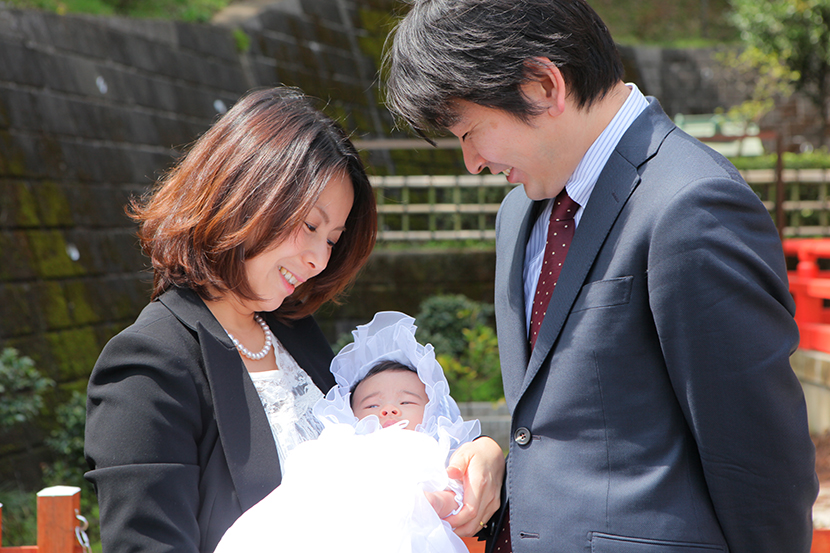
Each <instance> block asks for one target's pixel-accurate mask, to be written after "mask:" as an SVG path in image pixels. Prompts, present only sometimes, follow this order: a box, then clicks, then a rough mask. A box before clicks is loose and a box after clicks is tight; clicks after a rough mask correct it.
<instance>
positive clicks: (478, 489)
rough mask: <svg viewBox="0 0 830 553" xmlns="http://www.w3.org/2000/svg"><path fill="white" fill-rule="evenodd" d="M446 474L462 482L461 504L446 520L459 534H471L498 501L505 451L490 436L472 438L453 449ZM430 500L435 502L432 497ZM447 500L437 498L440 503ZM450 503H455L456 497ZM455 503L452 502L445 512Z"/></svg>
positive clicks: (502, 478)
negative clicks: (470, 440)
mask: <svg viewBox="0 0 830 553" xmlns="http://www.w3.org/2000/svg"><path fill="white" fill-rule="evenodd" d="M447 474H448V475H449V477H450V478H453V479H456V480H460V481H461V482H462V483H463V484H464V506H463V507H462V508H461V511H459V512H458V513H457V514H455V515H452V516H450V517H448V518H447V519H446V520H447V522H448V523H449V524H450V526H452V528H453V530H455V533H456V534H458V535H459V536H462V537H466V536H472V535H474V534H476V533H478V532H479V531H480V530H481V529H482V527H483V526H482V523H483V524H487V521H488V520H490V517H492V516H493V514H494V513H495V512H496V511H497V510H498V508H499V505H500V503H501V486H502V482H503V481H504V453H503V452H502V450H501V447H499V444H497V443H496V442H495V440H493V439H492V438H488V437H486V436H485V437H482V438H479V439H477V440H473V441H472V442H468V443H466V444H463V445H462V446H461V447H459V448H458V449H457V450H456V451H455V453H453V456H452V458H450V464H449V466H448V467H447ZM437 501H438V500H436V502H437ZM430 502H431V503H432V504H433V506H435V505H436V502H433V500H432V499H431V500H430ZM446 503H448V502H446V501H440V504H441V505H442V506H443V505H446ZM452 503H453V504H455V501H453V502H452ZM456 506H457V505H453V508H452V509H450V510H449V511H446V512H445V513H444V515H445V516H446V514H447V513H449V512H452V510H453V509H454V508H455V507H456ZM436 511H438V509H436ZM438 514H439V516H441V514H442V513H441V512H440V511H438Z"/></svg>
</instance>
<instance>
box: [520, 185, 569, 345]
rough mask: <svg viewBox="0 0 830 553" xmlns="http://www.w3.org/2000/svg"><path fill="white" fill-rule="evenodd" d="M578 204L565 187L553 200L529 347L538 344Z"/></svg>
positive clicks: (535, 297)
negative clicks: (540, 330)
mask: <svg viewBox="0 0 830 553" xmlns="http://www.w3.org/2000/svg"><path fill="white" fill-rule="evenodd" d="M578 209H579V204H578V203H576V202H575V201H573V200H572V199H571V197H570V196H568V193H567V192H565V190H564V189H563V190H562V192H560V193H559V195H558V196H556V198H554V200H553V210H551V213H550V223H548V239H547V242H546V243H545V257H544V260H543V262H542V271H541V273H540V275H539V283H538V284H537V285H536V295H535V296H534V297H533V311H532V312H531V314H530V347H531V348H532V347H533V346H535V345H536V337H537V336H538V335H539V327H541V326H542V321H543V320H544V319H545V313H546V312H547V310H548V304H549V303H550V296H551V294H553V290H554V288H555V287H556V281H557V280H558V279H559V273H560V272H561V271H562V263H563V262H564V261H565V256H566V255H568V248H569V247H570V245H571V240H572V239H573V236H574V229H575V228H576V225H575V224H574V215H576V211H577V210H578Z"/></svg>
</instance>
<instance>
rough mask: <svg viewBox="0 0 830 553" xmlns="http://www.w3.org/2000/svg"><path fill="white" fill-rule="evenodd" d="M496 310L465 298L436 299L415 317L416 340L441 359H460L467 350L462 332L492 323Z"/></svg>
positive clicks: (459, 295) (425, 304)
mask: <svg viewBox="0 0 830 553" xmlns="http://www.w3.org/2000/svg"><path fill="white" fill-rule="evenodd" d="M493 313H494V308H493V306H492V305H490V304H485V303H480V302H477V301H473V300H471V299H470V298H468V297H466V296H463V295H461V294H448V295H439V296H432V297H430V298H427V299H426V300H424V301H423V302H421V306H420V312H419V313H418V315H417V316H416V317H415V324H416V325H417V326H418V331H417V333H416V336H417V338H418V341H420V342H421V343H427V342H428V343H430V344H432V345H433V346H434V347H435V352H436V353H437V354H439V355H449V356H451V357H459V356H461V354H462V353H463V352H464V351H465V350H466V349H467V341H466V339H465V338H464V335H463V333H462V331H463V330H464V329H472V328H475V327H477V326H479V325H486V324H488V323H490V321H491V319H492V317H493Z"/></svg>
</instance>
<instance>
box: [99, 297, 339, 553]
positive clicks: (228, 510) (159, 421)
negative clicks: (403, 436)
mask: <svg viewBox="0 0 830 553" xmlns="http://www.w3.org/2000/svg"><path fill="white" fill-rule="evenodd" d="M265 320H266V321H267V322H268V324H269V326H270V327H271V330H272V331H273V333H274V335H275V336H276V337H277V338H278V339H279V340H280V342H281V343H282V344H283V346H285V348H286V349H287V350H288V351H289V352H290V353H291V355H292V356H293V357H294V359H295V360H296V361H297V363H298V364H299V365H300V366H301V367H302V368H303V369H304V370H305V371H306V372H307V373H308V374H309V376H311V378H312V380H313V381H314V383H315V384H316V385H317V387H318V388H320V389H321V390H322V391H323V392H324V393H325V392H326V391H328V390H329V389H330V388H331V387H332V386H334V383H335V382H334V378H333V377H332V375H331V373H330V372H329V366H330V364H331V359H332V351H331V347H330V346H329V344H328V341H327V340H326V339H325V337H324V336H323V334H322V332H321V331H320V329H319V327H318V326H317V324H316V323H315V322H314V320H313V319H312V318H311V317H307V318H305V319H302V320H299V321H296V322H294V323H292V324H291V325H290V326H287V325H285V324H282V323H280V322H279V321H277V320H276V318H274V317H273V315H269V314H267V315H266V316H265ZM85 448H86V457H87V462H88V464H89V466H90V469H91V470H90V472H88V473H87V474H86V476H87V478H88V479H89V480H90V481H92V482H93V483H94V484H95V487H96V491H97V493H98V502H99V505H100V514H101V541H102V544H103V549H104V551H107V553H112V552H118V551H152V552H162V551H170V552H177V553H184V552H196V551H200V552H211V551H213V550H214V549H215V547H216V545H217V543H218V542H219V540H220V539H221V537H222V535H223V534H224V533H225V530H227V529H228V528H229V527H230V526H231V524H233V522H234V521H235V520H236V519H237V518H238V517H239V516H240V515H241V514H242V513H243V512H244V511H245V510H247V509H249V508H250V507H252V506H253V505H254V504H255V503H257V502H258V501H259V500H260V499H262V498H263V497H265V496H266V495H268V493H270V492H271V491H272V490H273V489H274V488H276V487H277V486H278V485H279V483H280V480H281V476H280V466H279V459H278V456H277V449H276V445H275V444H274V438H273V436H272V433H271V428H270V426H269V423H268V420H267V418H266V416H265V410H264V409H263V407H262V403H261V402H260V399H259V396H258V394H257V392H256V389H255V388H254V386H253V383H252V382H251V379H250V377H249V376H248V374H247V372H246V370H245V366H244V364H243V363H242V359H241V358H240V356H239V354H238V353H237V351H236V349H235V348H234V346H233V344H232V343H231V341H230V339H229V338H228V335H227V334H226V333H225V331H224V330H223V329H222V327H221V326H220V325H219V322H218V321H217V320H216V319H215V318H214V317H213V315H212V314H211V312H210V311H209V310H208V308H207V306H206V305H205V304H204V302H203V301H202V300H201V299H200V298H199V297H198V296H197V295H196V294H195V293H193V292H192V291H190V290H186V289H171V290H169V291H167V292H165V293H164V294H163V295H162V296H161V297H160V299H159V300H158V301H154V302H151V303H150V304H149V305H148V306H147V307H146V308H145V309H144V310H143V311H142V313H141V315H140V316H139V317H138V319H137V320H136V322H135V323H134V324H133V325H132V326H130V327H129V328H127V329H126V330H124V331H123V332H121V333H120V334H118V335H117V336H116V337H114V338H113V339H112V340H110V342H109V343H108V344H107V345H106V347H105V348H104V350H103V352H102V353H101V356H100V357H99V359H98V361H97V363H96V364H95V368H94V369H93V371H92V376H91V377H90V381H89V387H88V399H87V426H86V439H85Z"/></svg>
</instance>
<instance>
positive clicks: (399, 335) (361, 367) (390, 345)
mask: <svg viewBox="0 0 830 553" xmlns="http://www.w3.org/2000/svg"><path fill="white" fill-rule="evenodd" d="M414 322H415V319H414V318H412V317H410V316H409V315H405V314H404V313H399V312H397V311H381V312H379V313H377V314H375V316H374V318H373V319H372V320H371V322H369V323H368V324H365V325H359V326H358V327H357V328H356V329H355V330H353V331H352V335H353V336H354V342H352V343H351V344H348V345H347V346H345V347H344V348H343V349H342V350H340V353H338V354H337V355H336V356H335V358H334V360H333V361H332V362H331V372H332V374H333V375H334V378H335V381H336V382H337V385H336V386H334V387H333V388H332V389H331V390H329V392H328V394H326V397H324V398H323V399H321V400H320V401H318V402H317V404H316V405H315V406H314V414H315V415H316V416H317V418H319V419H320V420H321V421H322V422H323V424H325V425H329V424H332V423H345V424H350V425H352V426H354V427H355V429H356V430H357V432H358V433H360V434H368V433H370V432H374V431H375V430H377V429H379V428H380V421H379V420H378V418H377V417H376V416H374V415H370V416H368V417H366V418H364V419H363V420H361V421H359V420H358V419H357V417H355V415H354V413H353V412H352V408H351V406H350V405H349V396H350V390H351V387H352V386H353V385H354V384H355V383H356V382H359V381H360V380H362V379H363V378H364V377H365V376H366V373H368V372H369V369H371V368H372V367H374V366H375V365H376V364H378V363H379V362H381V361H397V362H399V363H402V364H404V365H406V366H408V367H412V368H414V369H415V370H416V371H417V373H418V377H419V378H420V379H421V382H423V383H424V386H425V387H426V392H427V397H428V398H429V401H428V402H427V404H426V407H425V408H424V419H423V422H422V423H421V424H419V425H418V426H417V427H415V430H416V431H418V432H423V433H424V434H428V435H430V436H432V437H433V438H435V439H437V440H439V441H443V440H448V441H449V443H448V444H447V445H449V448H450V451H454V450H455V449H456V448H457V447H458V446H459V445H461V444H462V443H464V442H468V441H470V440H472V439H474V438H476V437H478V436H479V434H480V433H481V425H480V424H479V422H478V420H473V421H466V422H465V421H464V420H463V419H462V418H461V412H460V411H459V410H458V405H457V404H456V403H455V400H454V399H453V398H452V397H450V387H449V384H448V383H447V378H446V377H445V376H444V370H443V369H442V368H441V365H440V364H439V363H438V361H436V360H435V350H434V349H433V347H432V345H431V344H427V345H426V346H422V345H421V344H419V343H418V341H417V340H416V339H415V330H416V328H417V327H416V326H415V325H414V324H413V323H414Z"/></svg>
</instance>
